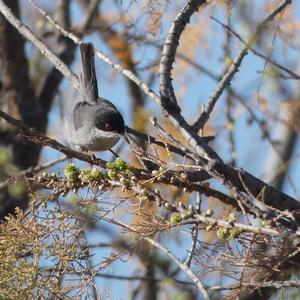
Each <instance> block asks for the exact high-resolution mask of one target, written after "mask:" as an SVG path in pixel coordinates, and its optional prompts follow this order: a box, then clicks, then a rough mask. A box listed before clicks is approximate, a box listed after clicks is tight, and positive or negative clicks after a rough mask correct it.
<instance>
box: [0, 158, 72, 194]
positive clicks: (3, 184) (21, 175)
mask: <svg viewBox="0 0 300 300" xmlns="http://www.w3.org/2000/svg"><path fill="white" fill-rule="evenodd" d="M67 158H68V157H67V156H65V155H64V156H61V157H59V158H56V159H54V160H51V161H48V162H46V163H44V164H42V165H38V166H36V167H30V168H28V169H26V170H23V171H20V172H19V175H18V177H11V178H7V179H6V180H5V181H3V182H1V183H0V190H1V189H3V188H4V187H6V186H7V185H8V184H9V183H10V182H12V181H18V180H22V179H24V177H27V176H29V175H30V174H32V173H37V172H40V171H42V170H45V169H48V168H50V167H52V166H54V165H55V164H57V163H59V162H62V161H65V160H66V159H67Z"/></svg>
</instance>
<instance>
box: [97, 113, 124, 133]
mask: <svg viewBox="0 0 300 300" xmlns="http://www.w3.org/2000/svg"><path fill="white" fill-rule="evenodd" d="M95 126H96V127H97V128H98V129H100V130H103V131H110V132H116V133H119V134H124V126H125V125H124V119H123V117H122V115H121V114H120V113H119V112H118V111H117V110H113V109H108V110H98V112H97V113H96V119H95Z"/></svg>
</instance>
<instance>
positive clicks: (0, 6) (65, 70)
mask: <svg viewBox="0 0 300 300" xmlns="http://www.w3.org/2000/svg"><path fill="white" fill-rule="evenodd" d="M0 12H1V13H2V14H3V15H4V16H5V18H6V19H7V20H8V21H9V23H11V24H12V25H13V26H14V27H15V28H16V29H17V30H18V31H19V32H20V33H21V34H22V35H23V36H24V37H25V38H26V39H27V40H29V41H31V42H32V43H33V44H34V45H35V46H36V47H37V48H38V49H39V50H40V51H41V53H42V54H43V55H45V56H46V57H47V58H48V59H49V60H50V61H51V62H52V63H53V65H54V66H55V67H56V68H57V69H58V70H59V71H60V72H61V73H62V74H64V76H65V77H66V78H67V79H68V80H70V81H71V82H72V84H73V86H74V87H75V88H77V89H78V88H79V79H78V77H77V75H76V74H75V73H74V72H73V71H72V70H71V69H70V68H69V67H68V66H67V65H66V64H64V63H63V62H62V61H61V60H60V59H59V58H58V57H57V55H56V54H55V53H54V52H52V50H51V49H50V48H49V47H48V46H46V45H45V44H44V43H43V42H42V41H41V40H40V39H39V38H37V37H36V36H35V35H34V34H33V32H32V31H31V30H30V29H29V28H28V27H27V26H26V25H24V24H23V23H22V22H21V21H20V20H19V19H18V18H16V17H15V16H14V14H13V12H12V11H11V9H10V8H9V7H7V5H5V3H4V1H3V0H0Z"/></svg>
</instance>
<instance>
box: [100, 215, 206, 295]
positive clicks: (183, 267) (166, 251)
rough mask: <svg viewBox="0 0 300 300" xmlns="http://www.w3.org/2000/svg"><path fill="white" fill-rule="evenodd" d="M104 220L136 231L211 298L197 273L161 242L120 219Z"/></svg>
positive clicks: (203, 293)
mask: <svg viewBox="0 0 300 300" xmlns="http://www.w3.org/2000/svg"><path fill="white" fill-rule="evenodd" d="M105 220H106V221H107V220H109V221H110V222H112V223H114V224H116V225H119V226H121V227H123V228H126V229H127V230H130V231H132V232H135V233H137V234H138V235H139V236H140V237H141V238H142V239H143V240H145V241H147V242H148V243H150V244H151V245H152V246H154V247H155V248H157V249H159V250H160V251H162V252H163V253H164V254H165V255H167V256H168V257H169V258H170V259H171V260H172V261H173V262H174V263H175V264H176V265H177V266H178V267H179V268H180V269H181V270H182V271H183V272H184V273H185V274H186V275H187V276H189V277H190V278H191V280H192V281H193V282H194V283H195V285H196V286H197V288H198V290H199V291H200V292H201V293H202V295H203V297H204V299H206V300H209V299H211V298H210V296H209V294H208V292H207V289H206V287H205V286H204V285H203V283H202V282H201V280H200V279H199V278H198V277H197V275H196V274H195V273H194V272H193V271H192V270H191V269H190V268H189V267H188V266H187V265H186V264H184V263H182V262H181V261H180V260H179V259H178V258H177V257H176V256H175V255H174V254H173V253H172V252H171V251H170V250H169V249H167V248H166V247H165V246H163V245H162V244H160V243H158V242H157V241H155V240H153V239H152V238H150V237H147V236H144V235H142V234H141V233H140V232H138V231H137V230H135V229H134V228H133V227H132V226H130V225H128V224H125V223H123V222H121V221H118V220H115V219H108V218H105Z"/></svg>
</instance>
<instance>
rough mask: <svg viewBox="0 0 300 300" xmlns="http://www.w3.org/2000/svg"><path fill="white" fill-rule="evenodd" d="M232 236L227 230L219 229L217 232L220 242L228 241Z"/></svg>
mask: <svg viewBox="0 0 300 300" xmlns="http://www.w3.org/2000/svg"><path fill="white" fill-rule="evenodd" d="M229 236H230V232H229V231H228V229H227V228H219V229H218V231H217V237H218V238H219V239H220V240H226V239H227V238H228V237H229Z"/></svg>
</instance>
